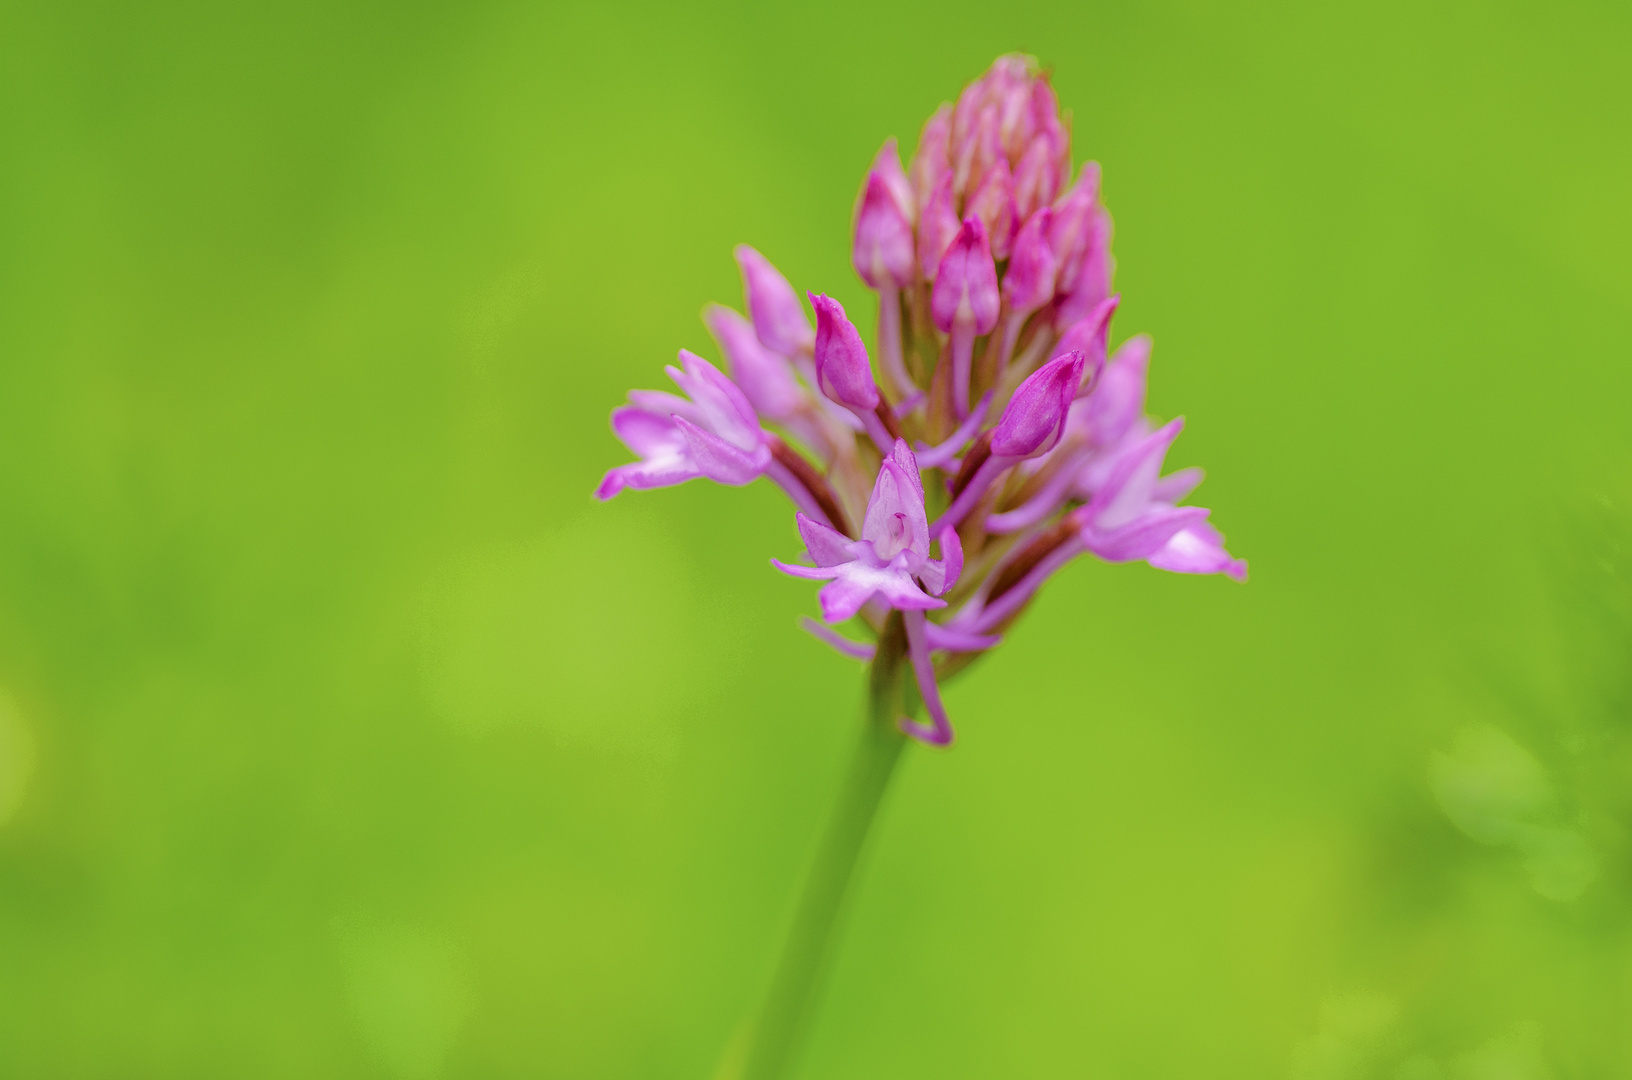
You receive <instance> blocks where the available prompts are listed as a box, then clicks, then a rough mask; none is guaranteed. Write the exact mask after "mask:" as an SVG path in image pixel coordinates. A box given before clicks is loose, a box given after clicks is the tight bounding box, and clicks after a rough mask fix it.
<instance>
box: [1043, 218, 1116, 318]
mask: <svg viewBox="0 0 1632 1080" xmlns="http://www.w3.org/2000/svg"><path fill="white" fill-rule="evenodd" d="M1068 269H1070V267H1068V265H1067V263H1066V260H1065V259H1064V257H1062V258H1061V259H1060V282H1059V284H1058V285H1057V286H1056V288H1057V290H1058V291H1059V293H1060V303H1059V308H1058V310H1056V311H1055V314H1054V318H1055V323H1054V325H1056V326H1070V325H1071V324H1072V323H1074V322H1076V321H1077V320H1078V319H1082V318H1085V317H1087V315H1088V314H1089V313H1090V312H1091V311H1093V309H1094V308H1095V307H1097V306H1098V305H1099V304H1100V303H1101V302H1103V301H1104V299H1105V298H1106V297H1107V296H1109V295H1110V294H1111V277H1112V275H1113V274H1114V272H1115V270H1116V260H1115V259H1113V258H1112V257H1111V215H1110V214H1108V213H1106V212H1105V208H1104V207H1102V206H1096V207H1094V210H1093V213H1092V214H1090V215H1089V219H1088V237H1087V246H1086V247H1085V249H1084V250H1083V252H1082V257H1081V258H1080V259H1079V260H1078V261H1077V262H1076V263H1075V264H1074V269H1075V273H1074V274H1072V275H1068V274H1067V270H1068ZM1068 279H1074V282H1073V284H1071V285H1067V284H1066V281H1067V280H1068Z"/></svg>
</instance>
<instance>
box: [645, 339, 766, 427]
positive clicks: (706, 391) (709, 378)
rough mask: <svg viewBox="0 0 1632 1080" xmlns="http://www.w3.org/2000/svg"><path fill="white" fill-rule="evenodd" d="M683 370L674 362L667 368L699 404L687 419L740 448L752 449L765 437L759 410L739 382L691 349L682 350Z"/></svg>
mask: <svg viewBox="0 0 1632 1080" xmlns="http://www.w3.org/2000/svg"><path fill="white" fill-rule="evenodd" d="M680 363H681V364H682V365H683V366H684V370H680V371H677V370H675V368H674V367H673V366H672V365H671V366H670V367H667V368H665V369H664V370H665V371H667V372H668V374H669V378H671V379H673V380H674V382H675V385H677V386H679V387H680V389H682V390H684V391H685V392H686V394H687V396H689V397H690V398H691V400H692V402H693V403H694V404H695V405H696V414H697V415H695V416H693V415H687V416H686V419H688V420H691V422H692V423H693V424H695V425H697V426H698V427H700V428H702V429H703V430H705V431H709V432H712V433H713V434H715V435H717V436H719V437H720V438H721V439H724V440H725V441H726V442H728V443H730V444H731V445H733V446H735V447H737V448H738V449H739V450H747V451H753V450H755V449H757V448H758V447H759V445H760V444H761V443H763V442H764V441H765V439H764V436H763V435H762V434H761V433H760V428H759V414H758V413H756V412H755V411H754V406H753V404H752V403H750V402H749V400H748V396H747V395H746V394H744V393H743V392H742V390H741V389H739V388H738V386H737V384H736V383H734V382H732V381H731V380H730V379H728V378H726V377H725V375H724V374H723V373H722V372H721V371H720V370H719V369H718V368H716V367H715V366H714V365H713V364H710V363H709V362H708V361H707V360H704V359H703V358H702V357H700V356H698V355H697V354H696V353H694V352H692V351H690V350H689V349H681V350H680Z"/></svg>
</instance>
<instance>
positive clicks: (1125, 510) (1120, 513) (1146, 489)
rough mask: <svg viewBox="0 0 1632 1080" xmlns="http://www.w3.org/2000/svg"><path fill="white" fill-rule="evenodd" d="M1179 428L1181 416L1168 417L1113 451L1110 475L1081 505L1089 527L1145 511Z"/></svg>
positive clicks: (1117, 523) (1114, 524)
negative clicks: (1115, 451)
mask: <svg viewBox="0 0 1632 1080" xmlns="http://www.w3.org/2000/svg"><path fill="white" fill-rule="evenodd" d="M1182 430H1184V418H1183V417H1179V418H1177V419H1174V420H1170V421H1168V422H1167V423H1166V424H1164V425H1162V427H1160V428H1158V429H1157V430H1155V431H1153V432H1151V433H1150V434H1149V435H1146V436H1145V437H1144V438H1142V439H1140V440H1138V441H1137V442H1134V443H1132V444H1131V445H1129V446H1128V447H1127V448H1126V449H1124V450H1122V451H1121V452H1120V453H1118V454H1117V456H1116V463H1115V464H1114V465H1112V466H1111V471H1110V475H1109V476H1107V477H1106V479H1105V482H1104V484H1102V485H1101V486H1100V488H1099V490H1097V491H1095V492H1094V497H1093V499H1092V500H1090V501H1089V503H1088V505H1087V506H1085V507H1083V509H1082V513H1083V516H1084V518H1085V519H1086V520H1087V521H1088V522H1089V523H1090V524H1091V526H1092V527H1093V528H1096V529H1100V530H1106V529H1116V528H1120V527H1121V526H1123V525H1125V524H1127V523H1128V522H1130V521H1133V520H1134V519H1135V518H1137V517H1140V516H1141V515H1143V514H1144V513H1145V511H1146V508H1147V507H1148V506H1149V505H1150V502H1151V496H1152V493H1153V492H1154V491H1155V488H1156V477H1157V476H1158V474H1159V473H1160V472H1161V468H1162V459H1163V458H1165V457H1166V456H1167V449H1168V447H1170V446H1172V445H1173V440H1174V439H1176V438H1178V437H1179V432H1180V431H1182ZM1139 558H1144V556H1143V555H1141V556H1139Z"/></svg>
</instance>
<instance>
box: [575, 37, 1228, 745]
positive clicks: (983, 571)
mask: <svg viewBox="0 0 1632 1080" xmlns="http://www.w3.org/2000/svg"><path fill="white" fill-rule="evenodd" d="M1099 187H1100V169H1099V166H1098V165H1097V164H1095V163H1093V162H1087V163H1085V164H1084V165H1083V167H1082V169H1081V170H1080V172H1079V173H1078V174H1077V177H1076V181H1075V183H1072V182H1071V139H1070V129H1069V116H1068V115H1064V116H1062V115H1061V113H1060V110H1059V106H1058V103H1057V101H1056V99H1055V96H1054V91H1053V88H1052V87H1051V86H1050V85H1049V81H1048V75H1047V73H1046V72H1043V71H1040V70H1039V68H1038V66H1037V63H1036V61H1035V60H1033V59H1031V58H1029V57H1024V56H1019V55H1010V56H1003V57H1000V58H999V59H998V60H997V61H995V62H994V63H993V64H992V66H991V68H990V69H989V70H988V71H987V72H986V73H985V74H984V75H982V76H981V77H980V78H979V79H977V80H975V81H974V82H972V83H970V84H969V85H968V86H967V87H966V88H965V89H964V91H963V93H962V94H961V95H959V97H958V101H957V104H956V105H951V104H945V105H942V106H941V107H940V108H939V109H938V110H937V111H936V112H935V114H934V115H933V116H931V117H930V118H929V121H928V122H927V123H926V124H925V125H924V129H923V133H922V134H921V135H920V137H919V140H918V147H917V151H916V153H915V154H914V155H913V158H912V163H911V166H910V168H908V169H906V170H903V169H902V167H901V162H900V158H899V156H898V154H897V150H896V143H895V140H894V139H893V138H892V139H888V140H886V141H885V143H884V146H883V148H882V149H880V151H879V152H878V155H877V157H876V158H875V159H874V161H873V164H872V168H871V169H870V170H869V171H868V173H867V177H866V180H865V182H864V183H863V185H862V189H861V193H860V195H859V196H858V198H857V202H856V208H855V217H854V233H853V239H852V249H851V258H852V261H853V263H854V265H855V268H856V272H857V273H858V274H860V275H861V277H862V280H864V281H865V282H866V283H867V285H868V286H869V287H870V288H872V289H873V290H875V291H876V292H877V293H878V298H879V315H878V334H877V337H876V339H875V343H876V348H877V353H878V357H879V360H880V366H881V368H882V371H883V376H884V380H883V385H882V386H881V385H880V384H879V382H878V381H876V380H875V379H874V375H873V368H872V364H871V362H870V360H869V357H868V352H867V348H866V346H865V345H864V344H863V342H862V338H861V335H860V334H859V333H858V332H857V331H856V328H855V326H854V325H853V324H852V323H851V321H850V320H849V318H848V317H847V316H846V315H845V311H844V308H843V307H842V306H841V305H840V304H839V302H838V301H837V300H834V299H833V298H832V297H830V296H826V295H822V294H816V293H811V294H807V295H808V296H809V299H810V304H811V307H812V309H813V310H814V312H815V316H816V325H815V329H814V330H812V328H811V324H810V322H809V320H808V319H807V318H806V315H805V312H804V309H803V308H802V306H801V305H800V303H799V298H798V295H797V294H796V293H795V292H794V290H793V288H792V287H791V286H790V285H789V284H788V282H787V279H786V278H784V277H783V276H782V274H781V273H779V272H778V271H777V270H776V268H775V267H773V266H772V265H771V264H770V262H769V261H767V260H766V259H765V257H764V256H763V255H761V254H760V253H759V252H757V251H755V250H754V249H753V248H750V247H747V246H746V245H743V246H739V247H738V248H737V249H736V257H737V263H738V265H739V267H740V268H741V271H742V279H743V288H744V292H745V295H746V300H747V308H748V317H746V318H745V317H744V316H742V315H740V314H738V313H737V312H736V311H733V310H731V309H730V308H726V307H722V306H719V305H710V306H709V307H708V308H707V309H706V310H705V311H704V313H703V320H704V322H705V323H706V324H707V326H708V329H709V331H710V333H711V334H712V335H713V337H714V339H715V341H716V342H717V343H718V345H719V347H720V350H721V352H722V353H723V354H724V356H725V360H726V363H727V365H728V366H729V369H730V372H731V375H730V377H727V376H726V375H725V374H723V373H722V372H720V371H719V370H718V369H716V368H715V367H714V366H713V365H712V364H710V363H709V362H708V361H706V360H704V359H703V358H702V357H700V356H697V355H696V354H694V353H691V352H688V351H686V350H684V349H682V350H680V366H679V368H675V367H672V366H671V367H669V368H668V369H667V370H668V374H669V377H670V378H671V379H673V380H674V382H675V384H676V385H677V386H678V387H679V388H680V390H681V391H682V392H683V393H684V394H685V396H684V397H680V396H676V395H674V394H669V393H664V392H660V391H653V390H635V391H631V392H630V394H629V403H628V404H627V405H624V406H622V407H620V408H618V409H615V410H613V413H612V430H613V432H614V433H615V434H616V435H617V436H618V438H619V439H621V440H622V441H623V442H624V443H625V444H626V445H627V446H628V447H629V448H630V449H631V450H633V451H634V452H635V453H636V454H638V455H639V456H640V460H639V461H636V462H633V463H631V464H628V465H620V466H618V467H617V468H614V469H612V470H611V471H610V472H608V473H607V474H606V478H605V479H604V480H603V481H602V482H601V485H600V487H599V489H598V490H597V492H596V494H597V495H598V496H599V497H600V498H602V499H609V498H611V497H612V496H614V495H616V494H617V493H618V492H619V491H622V490H623V489H624V488H634V489H646V488H655V487H665V486H669V485H672V484H679V483H682V482H684V481H686V480H691V479H695V478H697V477H707V478H708V479H710V480H714V481H716V482H718V483H722V484H733V485H741V484H747V483H749V482H751V481H753V480H755V479H757V478H759V477H762V476H763V477H767V478H769V479H770V480H771V481H773V482H774V483H776V484H777V485H778V486H780V487H781V488H782V489H783V490H784V491H785V492H786V493H787V494H788V496H789V497H790V498H791V499H792V500H793V503H794V506H795V507H796V508H797V512H796V514H795V522H796V524H797V526H798V530H799V535H800V537H801V538H802V539H803V540H804V544H805V551H806V553H807V554H808V555H809V558H810V561H811V562H813V563H814V564H815V565H814V566H800V565H790V564H787V563H783V562H778V561H776V560H772V561H773V563H774V564H775V565H776V566H777V567H778V568H779V569H781V570H783V571H784V572H786V573H789V574H792V575H794V576H796V577H802V578H811V579H817V580H825V581H826V582H827V584H826V585H825V586H824V587H823V588H822V590H821V593H820V597H819V599H820V604H821V609H822V617H823V619H824V620H825V622H826V623H827V624H829V625H826V626H824V625H822V624H819V623H815V622H814V621H812V620H808V619H807V620H805V626H806V628H807V629H808V630H810V631H811V632H812V633H814V634H815V635H816V636H817V637H819V638H821V639H822V640H823V641H825V642H827V643H828V644H830V645H832V646H833V647H834V648H835V649H837V650H838V651H839V652H840V653H842V654H844V655H845V656H849V657H852V658H855V659H859V660H863V661H866V660H871V659H872V657H873V655H874V651H875V648H876V646H875V644H873V643H872V642H868V641H859V640H855V639H852V638H850V637H846V636H844V635H841V634H839V633H838V632H837V631H836V630H833V629H831V628H830V627H831V625H832V624H839V623H845V622H847V621H850V620H857V621H858V622H859V624H860V627H861V628H862V629H863V630H864V631H865V632H866V633H867V634H868V635H869V636H870V637H872V638H873V639H874V640H875V641H876V640H877V639H878V637H879V635H880V634H881V633H882V632H883V631H884V628H885V625H886V621H887V619H889V618H890V617H891V616H892V613H895V612H899V617H900V619H901V623H902V629H903V630H904V633H905V638H906V649H907V655H908V657H909V658H910V660H911V664H912V668H913V673H914V676H915V678H916V681H917V689H918V692H919V697H920V699H921V700H922V702H923V705H924V709H925V711H926V712H927V714H928V716H929V721H928V722H927V723H921V722H918V721H915V720H912V719H909V718H907V717H904V716H903V717H901V718H900V719H899V723H900V726H901V728H902V730H904V731H906V732H907V733H908V734H910V735H912V736H914V737H915V738H917V739H919V740H921V741H923V742H926V743H931V744H935V745H946V744H947V743H950V742H951V740H952V726H951V723H950V722H949V721H948V719H947V715H946V710H945V708H944V707H943V705H942V703H941V698H940V693H939V689H938V685H937V677H938V676H939V677H940V678H945V677H947V676H949V675H951V674H953V673H955V672H956V671H959V670H961V669H962V668H963V667H965V666H966V665H967V664H968V663H969V662H970V661H971V660H973V659H974V658H976V657H978V656H979V655H980V654H981V653H983V652H984V651H986V650H987V649H990V648H992V647H993V646H995V645H997V644H998V643H999V642H1000V641H1001V635H1002V634H1003V632H1004V631H1005V630H1006V629H1007V628H1008V626H1009V625H1010V624H1012V623H1013V622H1014V620H1015V619H1016V618H1017V617H1018V616H1019V615H1020V613H1021V612H1022V611H1023V610H1024V609H1025V607H1026V606H1027V604H1028V603H1029V602H1030V601H1031V599H1032V597H1033V596H1035V595H1036V593H1037V590H1038V588H1039V587H1041V585H1042V584H1043V583H1044V582H1045V581H1046V580H1047V579H1048V578H1049V577H1050V576H1051V575H1052V574H1054V573H1055V572H1056V571H1057V570H1059V569H1060V568H1061V567H1062V566H1064V565H1065V564H1066V563H1067V562H1069V561H1071V560H1072V559H1073V558H1075V557H1076V556H1077V555H1080V554H1082V553H1084V552H1088V553H1092V554H1093V555H1095V556H1097V557H1099V558H1100V559H1103V560H1105V561H1107V562H1117V563H1120V562H1132V561H1139V560H1143V561H1145V562H1148V563H1149V564H1150V565H1152V566H1155V567H1159V568H1161V569H1164V570H1171V571H1176V572H1179V573H1188V574H1216V573H1224V574H1228V575H1230V576H1231V577H1234V578H1236V579H1237V580H1245V578H1246V563H1245V562H1243V561H1242V560H1239V559H1234V558H1232V557H1231V556H1230V555H1229V553H1228V552H1226V551H1225V549H1224V538H1223V536H1222V535H1221V534H1220V533H1219V532H1218V531H1217V530H1216V529H1214V528H1213V527H1212V526H1211V525H1210V524H1209V523H1208V521H1207V516H1208V511H1207V510H1204V509H1201V508H1199V507H1193V506H1184V505H1180V503H1181V501H1182V500H1183V499H1184V498H1185V496H1187V495H1188V494H1189V493H1190V492H1191V491H1192V490H1194V488H1195V487H1196V485H1197V484H1198V483H1200V481H1201V476H1202V474H1201V470H1199V469H1194V468H1192V469H1182V470H1179V471H1178V472H1174V473H1171V474H1168V475H1166V476H1163V475H1161V469H1162V463H1163V460H1164V458H1165V456H1166V454H1167V451H1168V448H1169V447H1170V446H1171V445H1172V443H1173V440H1174V439H1175V438H1176V437H1177V436H1178V434H1179V431H1180V429H1181V428H1182V426H1183V420H1182V419H1175V420H1172V421H1170V422H1169V423H1167V424H1164V425H1161V426H1159V427H1158V426H1156V425H1155V424H1154V423H1153V422H1152V421H1150V420H1149V419H1147V418H1146V416H1145V415H1144V405H1145V385H1146V371H1147V368H1148V365H1149V360H1150V339H1149V338H1148V337H1145V336H1142V335H1141V336H1138V337H1133V338H1130V339H1129V340H1128V341H1126V342H1124V343H1123V344H1122V345H1121V347H1120V348H1118V349H1117V350H1116V352H1115V354H1114V356H1107V353H1108V351H1109V349H1108V345H1109V338H1110V324H1111V317H1112V316H1113V315H1114V314H1115V312H1116V307H1117V302H1118V299H1119V298H1118V296H1116V295H1115V294H1113V293H1112V292H1111V277H1112V273H1113V270H1114V265H1115V264H1114V260H1113V259H1112V258H1111V253H1110V241H1111V219H1110V216H1109V215H1108V214H1107V213H1106V211H1105V209H1104V207H1103V206H1102V205H1101V203H1100V200H1099ZM994 415H995V416H996V417H997V419H996V422H995V423H992V424H990V425H988V424H987V420H988V419H989V418H990V417H992V416H994ZM932 515H933V516H932ZM857 521H859V522H860V529H859V531H858V530H857V529H856V528H855V526H854V523H855V522H857ZM935 549H939V556H940V557H939V558H932V557H931V554H932V551H934V550H935Z"/></svg>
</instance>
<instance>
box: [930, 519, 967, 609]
mask: <svg viewBox="0 0 1632 1080" xmlns="http://www.w3.org/2000/svg"><path fill="white" fill-rule="evenodd" d="M939 539H940V541H941V558H940V561H939V562H937V561H936V560H934V559H929V560H927V561H925V563H924V569H923V572H922V573H921V574H920V575H919V576H920V577H921V578H923V582H924V586H925V588H927V589H928V590H929V591H930V592H932V593H934V594H935V595H936V596H945V595H946V594H947V593H949V592H951V591H952V587H953V586H955V585H956V584H957V583H958V579H959V578H960V577H962V576H963V541H962V540H961V539H960V538H959V537H958V530H956V529H951V528H945V529H942V530H941V531H940V534H939Z"/></svg>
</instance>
